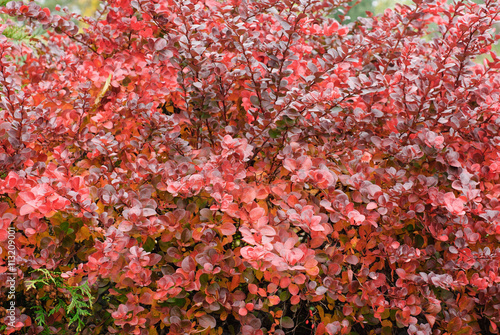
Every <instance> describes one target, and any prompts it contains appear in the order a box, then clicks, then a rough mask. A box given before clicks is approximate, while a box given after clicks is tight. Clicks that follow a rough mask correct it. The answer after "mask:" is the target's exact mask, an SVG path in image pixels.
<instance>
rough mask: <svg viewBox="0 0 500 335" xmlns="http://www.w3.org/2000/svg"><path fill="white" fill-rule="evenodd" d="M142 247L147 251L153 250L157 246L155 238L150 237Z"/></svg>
mask: <svg viewBox="0 0 500 335" xmlns="http://www.w3.org/2000/svg"><path fill="white" fill-rule="evenodd" d="M142 248H143V249H144V250H145V251H147V252H151V251H152V250H153V249H154V248H155V240H153V239H152V238H151V237H148V238H147V240H146V242H145V243H144V244H143V245H142Z"/></svg>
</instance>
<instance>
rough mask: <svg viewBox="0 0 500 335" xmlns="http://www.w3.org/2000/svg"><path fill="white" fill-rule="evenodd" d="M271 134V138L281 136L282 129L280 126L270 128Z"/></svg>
mask: <svg viewBox="0 0 500 335" xmlns="http://www.w3.org/2000/svg"><path fill="white" fill-rule="evenodd" d="M269 136H271V138H278V137H280V136H281V131H280V130H279V129H278V128H276V129H271V130H269Z"/></svg>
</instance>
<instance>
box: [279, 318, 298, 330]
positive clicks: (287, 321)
mask: <svg viewBox="0 0 500 335" xmlns="http://www.w3.org/2000/svg"><path fill="white" fill-rule="evenodd" d="M294 325H295V323H294V322H293V320H292V318H290V317H289V316H285V317H283V318H281V327H283V328H293V326H294Z"/></svg>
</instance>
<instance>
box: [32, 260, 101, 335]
mask: <svg viewBox="0 0 500 335" xmlns="http://www.w3.org/2000/svg"><path fill="white" fill-rule="evenodd" d="M35 271H38V272H41V275H40V276H39V277H38V278H36V279H34V280H30V281H27V282H26V288H27V290H32V289H34V290H37V291H39V292H40V291H41V289H42V288H43V287H45V286H48V285H54V286H55V287H56V288H58V289H63V290H64V291H67V292H69V293H70V296H71V300H70V302H69V304H67V303H66V301H65V300H63V299H61V298H56V299H54V300H55V301H54V305H53V307H51V309H50V311H48V312H47V311H46V310H45V308H44V305H45V303H46V302H47V301H48V300H49V299H50V298H49V297H48V296H47V295H45V296H43V297H42V298H41V299H40V300H41V302H42V304H41V305H40V306H33V307H31V312H32V313H33V315H34V320H35V322H36V324H37V325H39V326H42V327H43V328H44V331H43V332H42V334H50V330H49V328H48V326H47V322H46V320H47V317H50V316H51V315H53V314H55V313H56V312H57V311H59V310H60V309H61V308H62V309H64V311H65V314H66V319H67V320H68V324H69V326H71V325H73V324H75V323H76V331H77V332H80V331H82V330H83V328H84V327H85V325H86V322H85V321H86V320H85V318H86V317H88V316H91V315H92V313H91V311H92V298H93V297H92V293H91V290H90V287H89V285H88V284H87V283H84V284H82V285H80V286H68V285H66V284H65V283H64V281H63V279H62V278H61V276H60V273H59V272H51V271H49V270H47V269H38V270H35Z"/></svg>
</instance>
